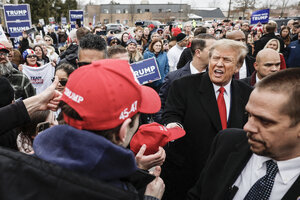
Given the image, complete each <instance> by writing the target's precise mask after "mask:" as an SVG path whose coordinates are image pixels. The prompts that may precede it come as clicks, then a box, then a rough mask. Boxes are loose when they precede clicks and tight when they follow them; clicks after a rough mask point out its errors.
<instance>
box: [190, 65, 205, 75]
mask: <svg viewBox="0 0 300 200" xmlns="http://www.w3.org/2000/svg"><path fill="white" fill-rule="evenodd" d="M190 69H191V74H199V73H201V72H206V69H204V70H203V71H201V72H199V71H198V69H196V67H194V65H193V62H190Z"/></svg>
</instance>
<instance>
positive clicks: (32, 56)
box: [27, 55, 37, 58]
mask: <svg viewBox="0 0 300 200" xmlns="http://www.w3.org/2000/svg"><path fill="white" fill-rule="evenodd" d="M27 58H37V56H36V55H29V56H27Z"/></svg>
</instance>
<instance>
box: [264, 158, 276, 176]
mask: <svg viewBox="0 0 300 200" xmlns="http://www.w3.org/2000/svg"><path fill="white" fill-rule="evenodd" d="M266 164H267V174H276V173H277V172H278V166H277V164H276V163H275V162H274V161H273V160H268V161H267V162H266Z"/></svg>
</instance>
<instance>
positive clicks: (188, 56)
mask: <svg viewBox="0 0 300 200" xmlns="http://www.w3.org/2000/svg"><path fill="white" fill-rule="evenodd" d="M191 60H193V56H192V52H191V48H186V49H184V50H183V52H182V54H181V56H180V58H179V61H178V63H177V69H180V68H182V67H184V66H185V65H186V63H188V62H189V61H191Z"/></svg>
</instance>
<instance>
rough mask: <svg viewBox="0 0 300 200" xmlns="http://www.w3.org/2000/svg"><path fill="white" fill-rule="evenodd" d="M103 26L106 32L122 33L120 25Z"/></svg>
mask: <svg viewBox="0 0 300 200" xmlns="http://www.w3.org/2000/svg"><path fill="white" fill-rule="evenodd" d="M105 26H106V30H107V31H114V32H115V33H120V32H122V31H123V25H122V24H106V25H105Z"/></svg>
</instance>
